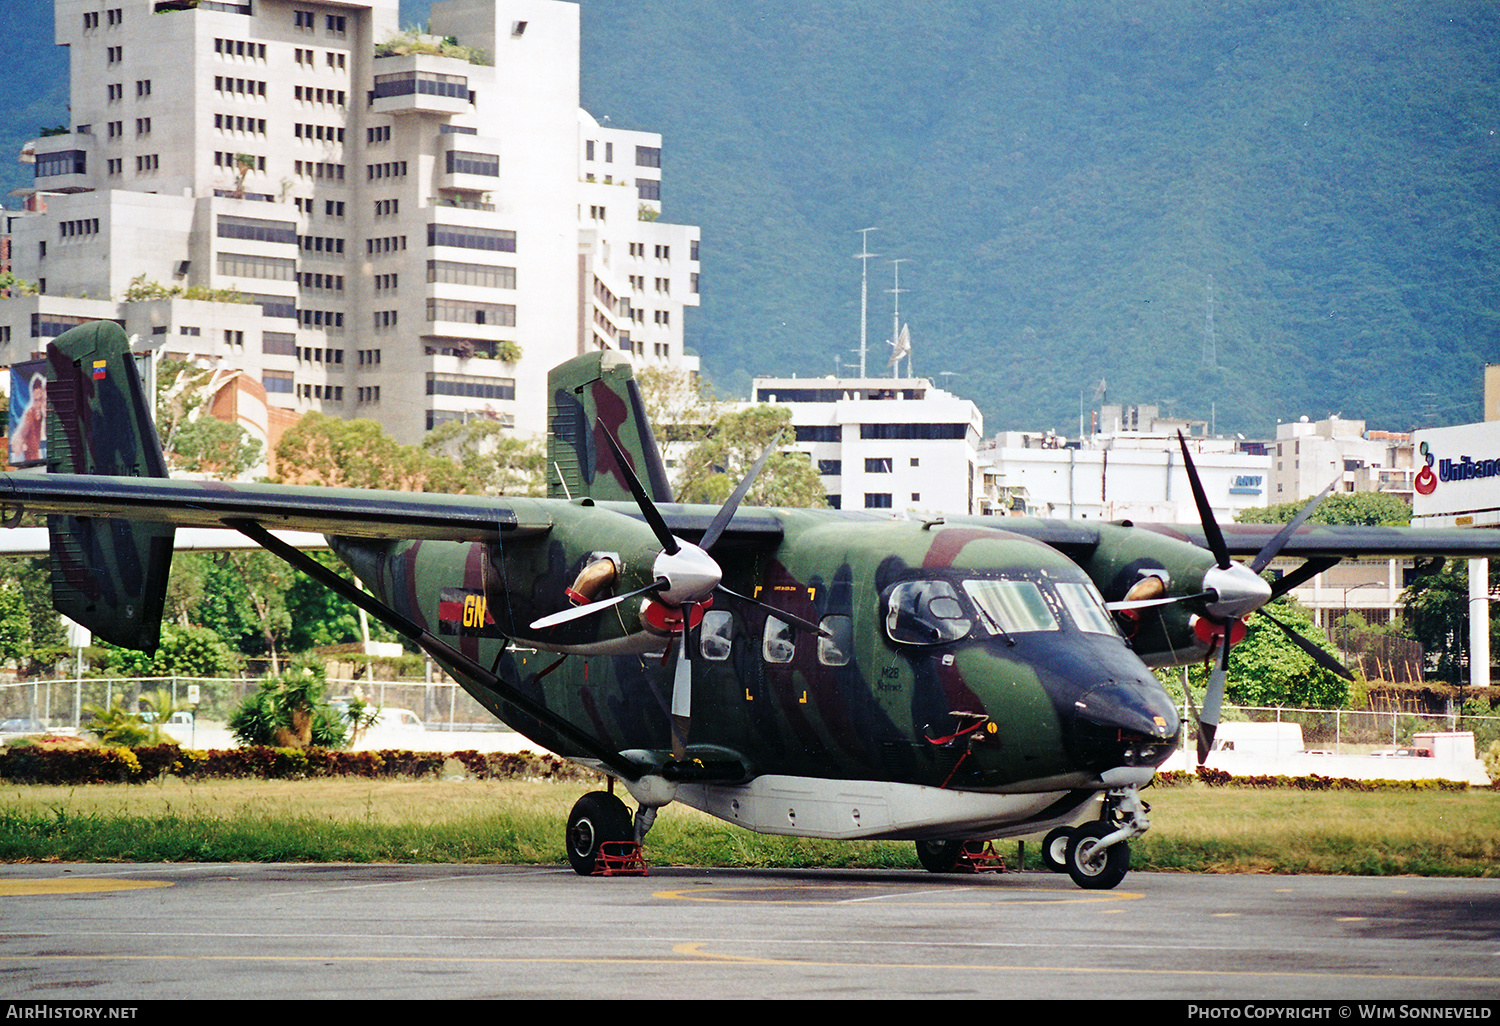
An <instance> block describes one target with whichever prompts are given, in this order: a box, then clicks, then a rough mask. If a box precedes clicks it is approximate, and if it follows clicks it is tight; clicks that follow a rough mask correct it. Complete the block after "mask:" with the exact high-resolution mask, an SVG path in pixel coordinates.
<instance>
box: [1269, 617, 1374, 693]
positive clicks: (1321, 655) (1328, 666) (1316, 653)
mask: <svg viewBox="0 0 1500 1026" xmlns="http://www.w3.org/2000/svg"><path fill="white" fill-rule="evenodd" d="M1256 611H1257V612H1258V613H1260V615H1261V616H1264V617H1265V618H1266V619H1267V620H1270V621H1271V622H1272V623H1274V624H1275V625H1276V626H1278V627H1280V628H1281V632H1282V633H1283V634H1285V635H1286V636H1287V637H1288V638H1290V639H1291V640H1292V641H1293V642H1294V643H1295V644H1296V645H1297V647H1298V648H1300V649H1302V651H1304V652H1306V653H1307V654H1308V655H1310V656H1312V658H1313V661H1314V662H1316V663H1317V664H1318V665H1319V666H1321V667H1323V669H1325V670H1328V671H1330V672H1332V673H1336V674H1338V675H1339V676H1340V677H1343V678H1344V679H1345V680H1353V679H1354V674H1352V673H1350V672H1349V669H1348V667H1346V666H1345V665H1344V664H1343V663H1341V662H1339V661H1338V660H1337V659H1335V658H1334V657H1333V656H1331V655H1329V654H1328V653H1327V652H1325V651H1323V650H1322V649H1321V648H1319V647H1318V646H1317V645H1315V644H1313V643H1312V642H1311V641H1309V640H1308V639H1307V638H1305V637H1303V636H1302V634H1301V632H1299V631H1295V630H1293V629H1292V626H1291V624H1287V623H1283V622H1282V621H1280V620H1278V619H1276V617H1274V616H1272V615H1271V614H1270V613H1268V612H1266V611H1265V610H1264V609H1259V610H1256Z"/></svg>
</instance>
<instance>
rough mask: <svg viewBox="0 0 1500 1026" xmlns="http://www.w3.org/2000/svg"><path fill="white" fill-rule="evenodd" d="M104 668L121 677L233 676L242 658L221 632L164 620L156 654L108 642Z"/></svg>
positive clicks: (105, 670) (237, 670)
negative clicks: (226, 642)
mask: <svg viewBox="0 0 1500 1026" xmlns="http://www.w3.org/2000/svg"><path fill="white" fill-rule="evenodd" d="M104 652H105V655H104V661H103V662H104V666H103V669H104V672H105V673H106V674H108V675H110V676H119V677H229V676H232V675H234V674H235V673H238V672H239V669H240V660H239V657H238V656H236V655H235V654H234V653H233V652H232V651H230V649H229V646H228V645H226V644H224V640H223V639H222V638H220V637H219V635H218V634H217V633H216V632H215V631H213V630H210V629H209V628H207V627H198V626H192V625H189V626H187V627H183V626H181V625H179V624H175V623H163V624H162V627H161V644H160V645H159V646H158V647H157V649H156V652H155V654H154V655H147V654H146V653H144V652H137V651H134V650H133V649H128V648H117V647H115V646H114V645H105V646H104Z"/></svg>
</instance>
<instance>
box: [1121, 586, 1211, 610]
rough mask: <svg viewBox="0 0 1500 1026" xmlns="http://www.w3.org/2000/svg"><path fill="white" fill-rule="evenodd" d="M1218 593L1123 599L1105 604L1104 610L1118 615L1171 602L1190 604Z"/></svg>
mask: <svg viewBox="0 0 1500 1026" xmlns="http://www.w3.org/2000/svg"><path fill="white" fill-rule="evenodd" d="M1216 595H1218V592H1214V591H1200V592H1196V593H1194V594H1192V595H1171V596H1168V597H1166V598H1153V599H1124V600H1122V601H1119V602H1106V603H1104V608H1105V609H1108V610H1109V611H1110V612H1111V613H1118V612H1120V611H1121V610H1124V609H1150V608H1151V607H1153V606H1169V605H1171V604H1172V603H1173V602H1192V601H1194V600H1196V599H1206V598H1214V597H1215V596H1216Z"/></svg>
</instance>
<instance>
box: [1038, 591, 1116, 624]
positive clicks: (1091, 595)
mask: <svg viewBox="0 0 1500 1026" xmlns="http://www.w3.org/2000/svg"><path fill="white" fill-rule="evenodd" d="M1053 586H1054V587H1055V588H1057V594H1058V597H1059V598H1061V599H1062V603H1063V606H1064V608H1066V609H1067V611H1068V615H1069V616H1071V617H1072V618H1073V622H1074V623H1075V624H1077V625H1078V629H1079V630H1081V631H1083V632H1084V633H1085V634H1118V633H1119V632H1118V631H1117V630H1116V629H1115V622H1114V620H1112V619H1110V615H1109V611H1108V610H1106V609H1105V608H1104V599H1103V598H1102V597H1101V596H1100V594H1099V592H1098V590H1097V589H1095V588H1094V586H1093V585H1091V584H1083V583H1081V582H1073V581H1056V582H1054V583H1053Z"/></svg>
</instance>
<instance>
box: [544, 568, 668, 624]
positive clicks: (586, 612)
mask: <svg viewBox="0 0 1500 1026" xmlns="http://www.w3.org/2000/svg"><path fill="white" fill-rule="evenodd" d="M667 586H668V582H667V579H666V578H665V577H658V578H657V579H656V580H654V581H652V582H651V583H650V584H648V585H646V586H645V587H644V588H637V589H635V591H627V592H626V593H625V594H623V595H616V596H615V597H614V598H608V599H600V600H599V601H598V602H590V603H589V604H588V605H585V606H574V607H572V608H571V609H564V610H562V611H561V612H558V613H551V614H548V615H547V616H544V617H542V618H541V619H540V620H534V621H532V623H531V629H532V630H534V631H544V630H546V629H547V628H548V627H557V626H560V625H562V624H565V623H572V622H573V621H574V620H582V619H583V618H584V617H586V616H593V615H594V614H595V613H602V612H603V611H604V610H606V609H609V608H611V607H613V606H618V605H619V604H620V603H621V602H624V601H625V600H626V599H629V598H634V597H635V596H637V595H644V594H646V592H648V591H661V590H662V589H663V588H666V587H667Z"/></svg>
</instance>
